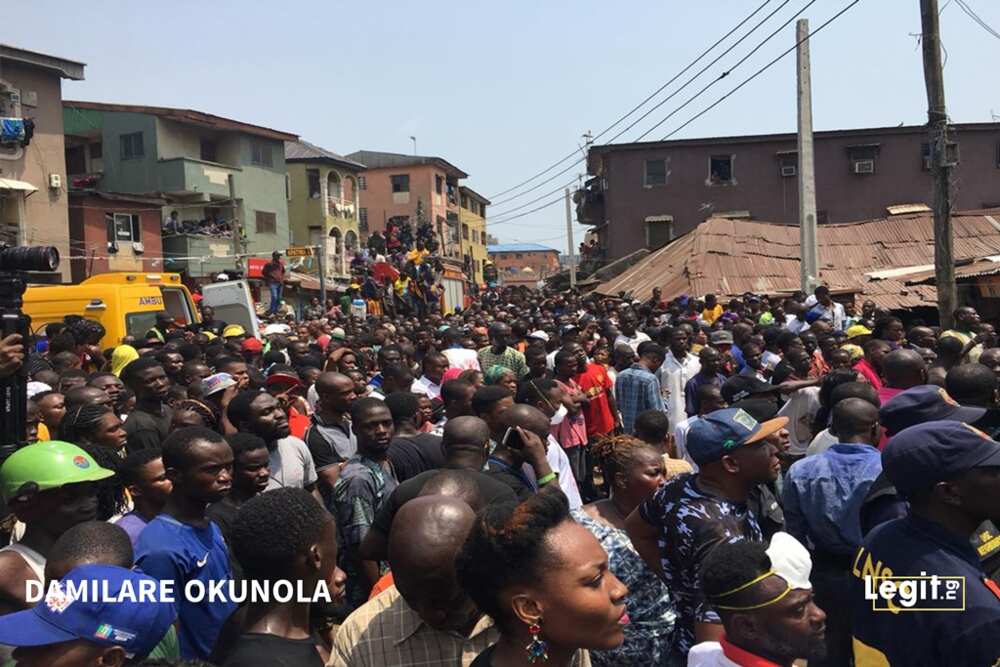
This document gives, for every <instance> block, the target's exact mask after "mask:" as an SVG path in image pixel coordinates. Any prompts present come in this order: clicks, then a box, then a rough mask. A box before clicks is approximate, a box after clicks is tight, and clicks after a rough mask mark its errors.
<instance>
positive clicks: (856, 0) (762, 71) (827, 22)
mask: <svg viewBox="0 0 1000 667" xmlns="http://www.w3.org/2000/svg"><path fill="white" fill-rule="evenodd" d="M813 2H815V0H812V2H810V3H809V5H806V7H803V9H802V11H804V10H805V9H806V8H808V7H809V6H810V5H812V4H813ZM859 2H861V0H854V1H853V2H851V3H850V4H849V5H847V6H846V7H844V8H843V9H841V10H840V11H839V12H837V13H836V14H834V15H833V16H832V17H831V18H830V19H828V20H827V21H826V22H825V23H823V24H822V25H820V26H819V27H818V28H816V29H815V30H813V31H812V32H810V33H809V35H807V36H806V39H809V38H810V37H812V36H813V35H815V34H817V33H819V32H820V31H821V30H823V29H824V28H826V27H827V26H828V25H830V24H831V23H833V22H834V21H835V20H837V19H838V18H840V17H841V16H843V15H844V14H845V13H847V11H848V10H849V9H851V8H852V7H854V5H856V4H858V3H859ZM801 13H802V12H801V11H800V12H799V13H798V14H801ZM798 14H796V15H795V16H793V17H792V18H791V19H790V20H789V21H788V22H786V23H785V24H784V25H788V23H789V22H790V21H793V20H795V18H796V17H797V16H798ZM783 27H784V26H782V28H783ZM779 30H781V28H779ZM774 34H776V33H772V34H771V35H770V36H768V37H767V39H765V42H766V41H767V40H768V39H771V37H773V36H774ZM763 43H764V42H762V44H763ZM762 44H761V45H762ZM796 48H798V43H796V44H795V45H793V46H792V47H791V48H790V49H787V50H786V51H784V52H782V53H781V54H780V55H779V56H778V57H776V58H774V59H773V60H771V61H770V62H769V63H767V64H766V65H764V66H763V67H761V68H760V69H758V70H757V71H756V72H754V73H753V74H752V75H751V76H749V77H747V78H746V79H744V80H743V81H742V82H741V83H740V84H739V85H738V86H736V87H735V88H733V89H732V90H730V91H729V92H728V93H726V94H725V95H723V96H722V97H720V98H719V99H718V100H716V101H715V102H713V103H712V104H711V105H709V106H708V107H706V108H705V109H703V110H702V111H700V112H698V113H697V114H695V115H694V116H693V117H691V118H690V119H688V120H687V121H686V122H685V123H684V124H683V125H681V126H680V127H678V128H677V129H675V130H674V131H673V132H671V133H670V134H668V135H666V136H665V137H663V139H661V141H665V140H666V139H668V138H670V137H672V136H674V135H675V134H677V133H678V132H680V131H681V130H683V129H684V128H685V127H687V126H688V125H690V124H691V123H693V122H694V121H695V120H697V119H698V118H700V117H702V116H704V115H705V114H706V113H708V112H709V111H711V110H712V109H714V108H715V107H717V106H718V105H719V104H721V103H722V102H723V101H725V100H726V99H728V98H729V97H731V96H732V95H733V94H734V93H736V91H738V90H740V89H741V88H743V87H744V86H746V85H747V84H748V83H750V82H751V81H753V80H754V79H756V78H757V77H759V76H760V75H761V74H763V73H764V72H765V71H767V70H768V69H770V68H771V67H773V66H774V65H775V64H777V63H778V62H779V61H780V60H781V59H782V58H784V57H785V56H787V55H788V54H789V53H791V52H793V51H795V49H796ZM758 49H759V46H758V47H757V48H756V49H754V51H756V50H758ZM751 55H752V52H751ZM748 57H749V56H748ZM745 60H746V58H744V59H743V60H741V61H739V62H738V63H737V64H736V65H734V66H733V67H732V68H730V69H729V70H728V72H731V71H732V70H733V69H735V68H736V67H738V66H739V65H740V64H742V63H743V62H745ZM728 72H726V73H724V74H722V75H720V77H719V79H716V81H718V80H721V79H722V78H724V77H725V76H727V75H728ZM713 83H714V82H713ZM704 90H707V88H706V89H703V91H701V92H699V93H698V94H697V95H695V96H694V97H692V98H690V99H689V100H688V101H686V102H684V103H683V104H682V105H681V106H680V107H678V108H677V109H675V110H674V111H672V112H671V113H670V114H669V115H667V116H666V117H665V118H663V119H662V120H660V121H659V122H658V123H657V124H656V125H654V126H653V127H651V128H650V129H649V130H647V131H646V132H645V133H643V135H641V136H640V137H639V138H640V139H641V138H642V137H644V136H646V135H647V134H649V133H650V132H652V131H653V130H654V129H656V128H657V127H659V126H660V125H662V124H663V123H664V122H666V121H667V120H668V119H669V118H670V117H672V116H673V115H675V114H676V113H677V111H680V110H681V109H683V108H684V107H685V106H687V105H689V104H690V103H691V102H692V101H694V99H696V98H697V97H698V95H700V94H702V92H704ZM562 200H563V197H561V196H560V197H558V198H556V199H553V200H551V201H549V202H547V203H545V204H543V205H541V206H538V207H537V208H533V209H531V210H529V211H525V212H524V213H518V214H516V215H513V216H510V217H507V218H504V219H502V220H498V221H492V220H488V221H487V224H488V225H502V224H505V223H509V222H511V221H513V220H517V219H519V218H522V217H524V216H527V215H530V214H532V213H535V212H538V211H541V210H543V209H546V208H548V207H550V206H555V205H556V204H558V203H559V202H561V201H562Z"/></svg>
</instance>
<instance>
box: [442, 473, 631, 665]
mask: <svg viewBox="0 0 1000 667" xmlns="http://www.w3.org/2000/svg"><path fill="white" fill-rule="evenodd" d="M456 568H457V571H458V580H459V583H460V584H461V585H462V587H463V588H464V589H465V591H466V592H467V593H468V594H469V597H471V598H472V600H473V601H474V602H475V603H476V604H477V605H478V606H479V609H480V610H482V611H483V612H485V613H486V614H488V615H489V616H490V617H491V618H492V619H493V620H494V622H495V623H496V624H497V627H498V628H499V630H500V639H499V641H497V643H496V644H494V645H493V646H490V647H489V648H488V649H486V650H485V651H483V652H482V653H480V654H479V656H478V657H477V658H476V660H475V661H474V662H473V663H472V667H525V666H527V665H542V664H545V665H551V666H552V667H589V666H590V664H591V662H590V655H589V654H588V652H587V650H588V649H592V650H608V649H611V648H614V647H616V646H618V645H620V644H621V643H622V641H623V640H624V631H623V627H624V626H625V625H626V624H627V623H628V614H627V613H626V610H625V599H626V596H627V595H628V588H626V587H625V585H624V584H622V582H621V581H619V580H618V578H617V577H615V575H614V574H612V573H611V571H610V570H609V569H608V557H607V554H606V553H605V552H604V549H603V548H602V547H601V545H600V543H599V542H598V541H597V539H596V538H595V537H594V536H593V535H591V534H590V533H589V532H588V531H587V530H586V529H585V528H583V527H582V526H580V525H579V524H578V523H576V521H574V520H573V518H572V517H571V516H570V514H569V506H568V503H567V501H566V496H564V495H563V493H562V492H561V491H558V490H557V489H555V488H552V489H544V490H542V491H540V492H539V493H537V494H535V495H533V496H531V497H529V498H528V499H527V500H525V501H524V502H522V503H521V504H519V505H515V504H513V503H508V504H501V505H497V506H491V507H487V508H486V509H484V510H483V512H482V513H481V514H480V515H479V517H477V519H476V523H475V525H474V526H473V528H472V530H471V532H470V534H469V538H468V540H467V541H466V543H465V546H464V548H463V549H462V551H461V552H460V554H459V556H458V560H457V563H456Z"/></svg>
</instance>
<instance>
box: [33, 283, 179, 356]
mask: <svg viewBox="0 0 1000 667" xmlns="http://www.w3.org/2000/svg"><path fill="white" fill-rule="evenodd" d="M164 310H165V311H167V312H168V313H170V314H171V315H173V316H174V319H176V320H177V323H178V324H179V325H182V326H183V325H186V324H191V323H194V322H197V321H199V317H198V309H197V308H196V307H195V303H194V300H193V299H192V298H191V292H189V291H188V289H187V287H185V286H184V285H183V284H182V283H181V277H180V275H179V274H176V273H133V272H112V273H104V274H101V275H98V276H92V277H90V278H87V279H86V280H84V281H83V282H82V283H80V284H79V285H38V286H31V287H29V288H28V289H27V291H25V294H24V312H25V314H26V315H30V316H31V327H32V330H33V331H39V330H40V329H42V328H43V327H44V326H45V325H46V324H50V323H52V322H62V321H63V318H64V317H65V316H66V315H80V316H81V317H85V318H87V319H89V320H96V321H97V322H100V323H101V324H102V325H103V326H104V329H105V330H106V331H107V333H106V334H105V336H104V338H103V339H102V340H101V348H102V349H107V348H111V347H115V346H116V345H118V344H120V343H121V341H122V338H124V337H125V336H134V337H136V338H141V337H142V336H143V335H144V334H145V333H146V332H147V331H149V329H150V328H152V326H153V325H154V324H155V323H156V313H158V312H160V311H164Z"/></svg>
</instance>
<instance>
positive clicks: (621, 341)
mask: <svg viewBox="0 0 1000 667" xmlns="http://www.w3.org/2000/svg"><path fill="white" fill-rule="evenodd" d="M647 340H652V339H651V338H650V337H649V336H647V335H646V334H644V333H642V332H641V331H636V332H635V335H634V336H632V337H631V338H629V337H628V336H626V335H625V334H618V338H615V344H614V347H618V346H619V345H628V346H629V347H631V348H632V351H633V352H635V353H636V354H638V353H639V345H641V344H642V343H645V342H646V341H647Z"/></svg>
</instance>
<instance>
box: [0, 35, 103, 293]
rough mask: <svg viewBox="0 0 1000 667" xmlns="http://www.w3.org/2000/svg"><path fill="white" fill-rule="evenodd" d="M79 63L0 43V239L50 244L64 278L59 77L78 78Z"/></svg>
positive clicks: (65, 250) (67, 236)
mask: <svg viewBox="0 0 1000 667" xmlns="http://www.w3.org/2000/svg"><path fill="white" fill-rule="evenodd" d="M8 18H9V17H8ZM84 67H85V65H84V64H83V63H79V62H76V61H73V60H66V59H64V58H58V57H56V56H51V55H47V54H44V53H36V52H34V51H27V50H25V49H18V48H15V47H13V46H7V45H4V44H0V119H3V120H2V121H0V241H2V242H5V243H9V244H12V245H52V246H55V247H56V248H58V249H59V252H60V254H61V255H62V256H63V258H64V261H63V262H62V265H61V266H60V271H61V273H62V276H63V278H64V279H68V278H69V277H70V262H69V261H66V259H65V258H69V256H70V254H71V250H70V243H69V239H70V233H69V207H68V204H69V197H68V193H67V190H68V187H69V185H68V183H67V182H66V181H67V179H66V162H65V155H64V139H63V113H62V80H63V79H70V80H72V81H81V80H82V79H83V70H84Z"/></svg>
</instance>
